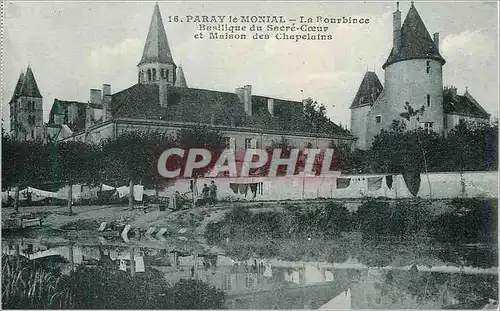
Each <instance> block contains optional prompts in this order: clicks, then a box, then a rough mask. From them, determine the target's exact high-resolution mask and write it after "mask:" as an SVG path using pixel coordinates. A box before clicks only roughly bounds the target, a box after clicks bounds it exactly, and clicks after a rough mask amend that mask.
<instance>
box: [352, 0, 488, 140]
mask: <svg viewBox="0 0 500 311" xmlns="http://www.w3.org/2000/svg"><path fill="white" fill-rule="evenodd" d="M445 63H446V61H445V59H444V58H443V56H442V55H441V54H440V51H439V33H435V34H434V35H433V38H431V36H430V34H429V32H428V31H427V28H426V27H425V25H424V23H423V21H422V19H421V17H420V15H419V14H418V12H417V9H416V8H415V6H414V4H413V2H412V3H411V7H410V9H409V11H408V14H407V16H406V18H405V20H404V22H403V25H402V26H401V12H400V11H399V2H398V4H397V9H396V11H395V12H394V13H393V46H392V49H391V51H390V54H389V57H388V58H387V60H386V62H385V63H384V64H383V66H382V68H383V69H384V71H385V76H384V86H383V87H382V83H381V82H380V80H379V79H378V77H377V75H376V74H375V73H374V72H367V73H366V74H365V76H364V78H363V81H362V82H361V85H360V87H359V89H358V92H357V93H356V96H355V97H354V100H353V102H352V104H351V106H350V109H351V134H352V135H354V136H355V137H357V138H358V140H357V141H356V144H355V147H356V148H359V149H368V148H369V147H370V145H371V142H372V140H373V138H374V137H375V136H376V135H377V134H378V133H379V132H380V131H381V130H382V129H388V128H389V127H390V126H391V125H392V124H393V121H394V120H398V121H402V122H404V123H405V124H406V128H407V129H409V130H411V129H415V128H417V127H422V128H425V129H426V130H428V131H434V132H437V133H440V134H446V133H447V132H448V131H449V130H450V129H452V128H453V127H454V126H455V125H457V124H458V123H459V122H462V121H474V122H488V121H489V114H488V113H487V112H486V111H485V110H484V109H483V108H482V107H481V106H480V105H479V103H478V102H477V101H476V100H475V99H474V98H473V97H472V95H470V93H469V92H468V91H466V92H465V94H464V95H463V96H459V95H457V92H456V88H446V89H443V74H442V68H443V65H444V64H445ZM412 112H413V113H412Z"/></svg>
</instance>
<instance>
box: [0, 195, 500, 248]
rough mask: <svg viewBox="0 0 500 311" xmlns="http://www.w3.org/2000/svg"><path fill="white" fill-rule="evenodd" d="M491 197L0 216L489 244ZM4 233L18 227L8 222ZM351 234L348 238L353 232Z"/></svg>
mask: <svg viewBox="0 0 500 311" xmlns="http://www.w3.org/2000/svg"><path fill="white" fill-rule="evenodd" d="M497 205H498V204H497V201H495V200H487V199H484V200H479V199H455V200H428V199H414V200H387V199H367V200H358V201H352V200H351V201H346V200H314V201H285V202H265V203H263V202H238V203H236V202H233V203H220V204H218V205H217V206H216V207H199V208H195V209H190V210H181V211H175V212H171V211H169V210H167V211H159V210H158V209H157V208H151V207H149V208H142V207H141V208H136V209H134V210H130V209H129V208H128V207H125V206H75V207H74V208H73V214H71V215H70V214H68V213H67V209H66V208H64V207H52V206H43V207H29V208H24V209H22V210H21V211H20V213H17V214H16V213H14V210H13V209H11V208H3V209H2V219H8V218H10V217H25V218H35V217H40V218H42V220H43V221H42V223H43V226H42V228H41V229H34V230H35V231H51V230H52V231H56V232H60V233H61V234H67V235H71V236H99V235H101V234H102V233H99V232H98V230H97V229H98V228H99V226H100V225H101V223H102V222H106V223H107V224H108V226H107V227H108V229H107V231H106V232H105V233H107V234H108V235H109V234H115V235H118V234H119V233H121V231H120V230H122V229H123V227H124V226H125V225H130V227H131V230H130V232H131V233H132V234H133V235H139V236H140V235H143V234H144V233H145V232H146V231H147V230H148V229H150V228H154V230H155V231H154V232H155V234H156V233H157V232H158V231H159V230H160V229H161V228H164V230H163V235H162V236H164V237H165V238H174V239H175V238H179V237H182V239H181V240H184V241H185V240H190V241H193V242H194V241H199V242H201V241H203V242H205V241H206V242H208V243H209V244H214V245H215V244H220V242H222V241H226V240H231V241H238V240H242V241H254V240H259V239H263V240H266V239H267V240H269V239H276V238H278V239H279V238H284V237H287V238H290V239H295V240H301V239H306V238H321V239H324V240H331V239H333V238H337V237H339V236H340V235H345V234H348V233H358V234H360V235H361V236H362V237H363V238H364V239H366V238H371V239H381V238H388V237H393V238H394V237H395V238H396V240H397V241H400V242H406V241H408V240H410V241H413V240H415V239H417V238H418V239H421V240H422V239H423V240H425V239H428V240H429V239H430V240H432V239H437V240H439V241H440V242H459V243H486V244H492V245H496V236H497V234H496V232H497V229H496V228H497V227H496V219H497V216H496V215H497ZM4 233H5V232H4ZM10 234H13V235H16V234H18V232H17V231H16V230H11V232H10V233H8V235H10ZM350 236H351V237H350V239H351V240H352V237H353V236H355V235H353V234H351V235H350ZM247 238H250V239H247Z"/></svg>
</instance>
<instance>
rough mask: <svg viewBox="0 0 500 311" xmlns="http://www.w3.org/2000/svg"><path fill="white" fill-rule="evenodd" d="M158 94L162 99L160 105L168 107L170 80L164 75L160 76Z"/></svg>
mask: <svg viewBox="0 0 500 311" xmlns="http://www.w3.org/2000/svg"><path fill="white" fill-rule="evenodd" d="M158 96H159V100H160V106H161V107H165V108H167V98H168V82H167V79H165V78H164V77H160V83H159V85H158Z"/></svg>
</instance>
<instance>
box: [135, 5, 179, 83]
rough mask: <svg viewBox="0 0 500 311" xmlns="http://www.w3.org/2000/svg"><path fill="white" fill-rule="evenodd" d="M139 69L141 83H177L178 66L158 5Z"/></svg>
mask: <svg viewBox="0 0 500 311" xmlns="http://www.w3.org/2000/svg"><path fill="white" fill-rule="evenodd" d="M137 67H138V80H139V81H138V82H139V83H147V84H159V83H160V80H164V81H165V82H166V84H167V85H169V86H173V85H174V83H175V81H176V78H177V77H176V71H177V65H176V64H175V63H174V60H173V58H172V52H171V51H170V46H169V45H168V40H167V33H166V32H165V27H164V26H163V20H162V18H161V13H160V8H159V7H158V3H156V5H155V8H154V11H153V17H152V18H151V24H150V25H149V31H148V36H147V38H146V43H145V44H144V51H143V52H142V58H141V61H140V62H139V64H138V65H137Z"/></svg>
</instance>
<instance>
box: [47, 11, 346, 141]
mask: <svg viewBox="0 0 500 311" xmlns="http://www.w3.org/2000/svg"><path fill="white" fill-rule="evenodd" d="M137 68H138V73H137V83H136V84H135V85H132V86H131V87H129V88H127V89H124V90H121V91H119V92H117V93H114V94H112V92H111V86H110V85H108V84H104V85H103V88H102V90H97V89H92V90H90V100H89V102H88V103H81V102H75V101H62V100H59V99H56V100H54V104H53V106H52V109H51V112H50V118H49V123H48V125H47V126H48V127H51V128H54V129H58V132H57V139H58V140H80V141H86V142H99V141H100V140H102V139H104V138H108V137H117V136H119V135H120V134H121V133H124V132H127V131H160V132H166V133H168V134H175V133H176V132H177V131H178V130H179V129H181V128H185V127H190V126H193V125H195V124H206V125H210V126H212V127H214V128H217V129H219V130H220V131H221V132H222V133H223V134H224V135H225V136H226V138H227V143H228V145H229V146H230V147H232V148H259V147H264V146H268V145H270V144H271V143H272V142H281V141H283V140H286V141H287V142H288V143H290V144H291V145H293V146H295V147H299V148H300V147H307V146H309V147H314V148H326V147H328V146H329V145H330V144H331V143H334V144H337V145H338V144H340V143H345V144H348V145H352V142H353V141H354V140H355V138H354V137H353V136H352V135H351V134H350V133H349V131H347V130H344V129H342V128H341V127H339V126H337V125H336V124H334V123H333V122H331V121H330V122H329V126H328V129H326V130H325V129H324V127H323V128H322V129H319V127H316V128H315V126H314V124H312V123H311V122H307V120H306V119H305V114H304V109H303V103H302V102H300V101H290V100H283V99H277V98H271V97H267V96H258V95H254V94H252V86H251V85H244V86H242V87H239V88H237V89H236V90H235V92H234V93H230V92H220V91H213V90H205V89H197V88H192V87H188V84H187V82H186V76H185V74H184V72H183V70H182V67H181V66H177V65H176V63H175V62H174V59H173V57H172V52H171V50H170V46H169V43H168V39H167V34H166V32H165V28H164V25H163V21H162V17H161V14H160V9H159V7H158V4H156V5H155V7H154V12H153V16H152V19H151V24H150V26H149V31H148V34H147V37H146V42H145V45H144V50H143V53H142V57H141V60H140V62H139V63H138V65H137Z"/></svg>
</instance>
